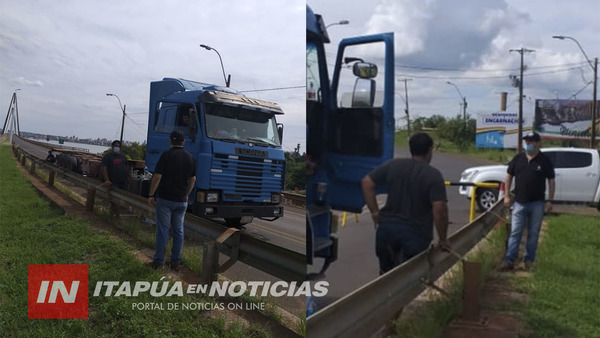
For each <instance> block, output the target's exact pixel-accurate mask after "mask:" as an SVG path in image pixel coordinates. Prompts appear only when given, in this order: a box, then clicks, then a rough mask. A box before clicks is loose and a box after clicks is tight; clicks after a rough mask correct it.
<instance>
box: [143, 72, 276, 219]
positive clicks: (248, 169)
mask: <svg viewBox="0 0 600 338" xmlns="http://www.w3.org/2000/svg"><path fill="white" fill-rule="evenodd" d="M281 114H283V111H282V110H281V108H280V107H279V106H278V105H277V104H275V103H272V102H267V101H263V100H258V99H254V98H249V97H246V96H244V95H242V94H241V93H240V92H238V91H235V90H233V89H231V88H229V87H221V86H216V85H212V84H207V83H201V82H195V81H189V80H184V79H174V78H164V79H163V80H161V81H154V82H152V83H151V84H150V108H149V115H148V138H147V146H146V166H147V168H148V170H149V171H150V172H153V171H154V169H155V167H156V163H157V162H158V159H159V157H160V155H161V154H162V152H164V151H166V150H167V149H169V134H170V133H171V132H172V131H173V130H180V131H181V132H182V133H183V134H184V135H185V146H184V148H185V149H186V150H187V151H188V152H190V153H191V154H192V155H193V157H194V159H195V161H196V166H197V168H196V186H195V189H194V191H193V192H192V194H191V195H190V198H189V209H190V210H189V211H191V212H192V213H194V214H195V215H198V216H201V217H205V218H223V219H225V221H226V223H227V225H228V226H241V225H242V224H245V223H249V222H251V221H252V219H253V218H254V217H257V218H260V219H265V220H275V219H277V218H279V217H282V216H283V207H282V206H281V191H282V190H283V188H284V184H285V158H284V153H283V150H282V148H281V142H282V138H283V125H282V124H280V123H277V120H276V116H277V115H281Z"/></svg>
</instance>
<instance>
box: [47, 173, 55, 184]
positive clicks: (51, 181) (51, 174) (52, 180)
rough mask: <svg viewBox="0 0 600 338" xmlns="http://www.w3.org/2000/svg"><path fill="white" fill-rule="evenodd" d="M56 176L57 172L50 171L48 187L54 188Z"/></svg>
mask: <svg viewBox="0 0 600 338" xmlns="http://www.w3.org/2000/svg"><path fill="white" fill-rule="evenodd" d="M55 174H56V170H50V172H49V173H48V185H49V186H51V187H53V186H54V175H55Z"/></svg>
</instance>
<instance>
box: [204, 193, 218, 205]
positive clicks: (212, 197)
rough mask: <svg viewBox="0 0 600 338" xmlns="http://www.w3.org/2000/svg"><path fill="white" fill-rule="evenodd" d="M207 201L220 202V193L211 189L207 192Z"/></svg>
mask: <svg viewBox="0 0 600 338" xmlns="http://www.w3.org/2000/svg"><path fill="white" fill-rule="evenodd" d="M206 202H207V203H216V202H219V193H218V192H214V191H209V192H207V193H206Z"/></svg>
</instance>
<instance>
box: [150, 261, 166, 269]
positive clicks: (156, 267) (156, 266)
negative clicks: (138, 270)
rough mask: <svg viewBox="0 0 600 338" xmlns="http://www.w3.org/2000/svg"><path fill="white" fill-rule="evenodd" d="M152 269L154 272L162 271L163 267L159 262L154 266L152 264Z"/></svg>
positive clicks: (154, 263) (153, 263)
mask: <svg viewBox="0 0 600 338" xmlns="http://www.w3.org/2000/svg"><path fill="white" fill-rule="evenodd" d="M150 267H152V269H154V270H157V269H162V268H163V265H162V264H161V263H158V262H152V264H150Z"/></svg>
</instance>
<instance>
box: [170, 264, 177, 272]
mask: <svg viewBox="0 0 600 338" xmlns="http://www.w3.org/2000/svg"><path fill="white" fill-rule="evenodd" d="M169 265H170V267H171V270H173V271H179V263H170V264H169Z"/></svg>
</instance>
